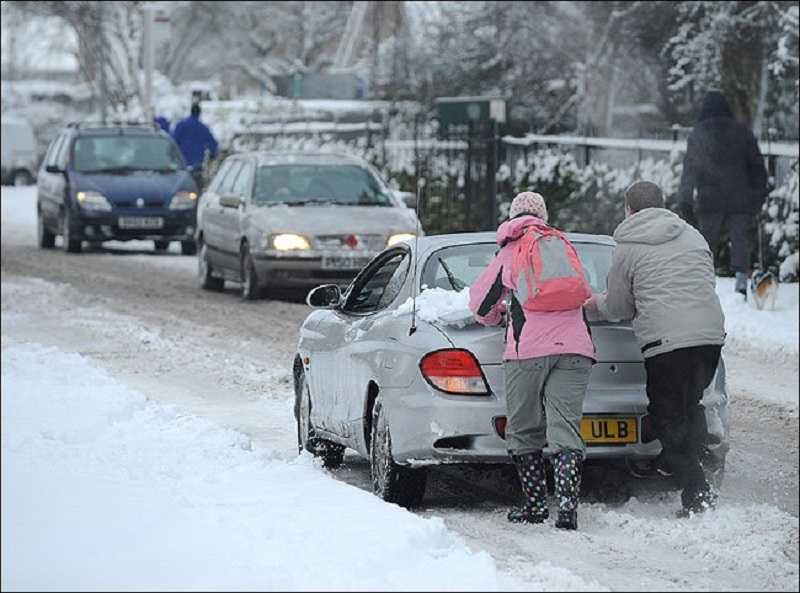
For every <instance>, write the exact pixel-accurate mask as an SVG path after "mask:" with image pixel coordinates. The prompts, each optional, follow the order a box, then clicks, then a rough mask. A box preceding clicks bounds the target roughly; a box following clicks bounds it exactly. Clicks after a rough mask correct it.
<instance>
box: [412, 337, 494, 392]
mask: <svg viewBox="0 0 800 593" xmlns="http://www.w3.org/2000/svg"><path fill="white" fill-rule="evenodd" d="M419 368H420V370H421V371H422V376H423V377H425V379H426V380H427V381H428V383H430V384H431V385H432V386H433V387H435V388H436V389H438V390H439V391H444V392H445V393H455V394H459V395H488V394H489V385H487V383H486V379H484V378H483V372H482V371H481V367H480V365H479V364H478V361H477V360H476V359H475V356H474V355H473V354H472V352H470V351H469V350H461V349H457V348H454V349H448V350H437V351H436V352H431V353H430V354H426V355H425V356H424V357H423V358H422V360H421V361H420V363H419Z"/></svg>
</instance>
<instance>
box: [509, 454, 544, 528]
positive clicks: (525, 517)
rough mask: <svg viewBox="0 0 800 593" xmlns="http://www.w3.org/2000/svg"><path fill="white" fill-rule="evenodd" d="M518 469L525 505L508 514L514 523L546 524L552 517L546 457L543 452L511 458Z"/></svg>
mask: <svg viewBox="0 0 800 593" xmlns="http://www.w3.org/2000/svg"><path fill="white" fill-rule="evenodd" d="M511 459H512V461H513V462H514V465H515V466H516V468H517V474H518V475H519V482H520V485H521V486H522V492H523V493H524V494H525V504H524V506H522V507H521V508H518V509H512V510H510V511H509V512H508V520H509V521H511V522H512V523H544V522H545V521H546V520H547V519H548V517H549V516H550V511H549V510H548V508H547V481H546V478H545V473H544V457H542V452H541V451H536V452H535V453H526V454H524V455H512V456H511Z"/></svg>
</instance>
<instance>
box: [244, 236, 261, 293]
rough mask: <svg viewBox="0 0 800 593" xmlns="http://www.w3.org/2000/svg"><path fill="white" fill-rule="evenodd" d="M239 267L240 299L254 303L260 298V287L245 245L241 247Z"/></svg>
mask: <svg viewBox="0 0 800 593" xmlns="http://www.w3.org/2000/svg"><path fill="white" fill-rule="evenodd" d="M241 266H242V298H243V299H244V300H246V301H254V300H256V299H258V298H259V297H260V296H261V287H260V286H259V284H258V276H257V275H256V267H255V264H254V263H253V256H252V255H250V250H249V249H248V247H247V244H246V243H245V244H244V245H243V246H242V256H241Z"/></svg>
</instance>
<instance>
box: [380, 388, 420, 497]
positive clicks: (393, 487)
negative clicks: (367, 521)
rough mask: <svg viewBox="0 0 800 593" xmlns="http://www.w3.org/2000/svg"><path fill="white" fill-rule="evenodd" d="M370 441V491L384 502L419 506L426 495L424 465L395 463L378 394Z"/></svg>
mask: <svg viewBox="0 0 800 593" xmlns="http://www.w3.org/2000/svg"><path fill="white" fill-rule="evenodd" d="M370 444H371V447H370V452H369V469H370V474H371V476H372V491H373V492H374V493H375V494H376V495H377V496H378V497H380V498H382V499H383V500H385V501H386V502H394V503H397V504H399V505H400V506H403V507H415V506H418V505H419V504H420V503H421V502H422V498H423V497H424V496H425V484H426V482H427V481H428V472H427V471H426V470H425V469H424V468H420V469H411V468H409V467H403V466H402V465H398V464H396V463H395V462H394V459H393V458H392V437H391V434H390V432H389V424H388V422H387V420H386V412H385V411H384V409H383V401H382V397H381V395H378V398H377V399H376V400H375V406H374V407H373V408H372V438H371V440H370Z"/></svg>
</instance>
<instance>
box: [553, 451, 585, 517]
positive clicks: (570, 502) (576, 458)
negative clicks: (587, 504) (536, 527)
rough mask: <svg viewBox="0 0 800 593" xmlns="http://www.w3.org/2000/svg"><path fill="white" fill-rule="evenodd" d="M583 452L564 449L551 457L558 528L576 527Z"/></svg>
mask: <svg viewBox="0 0 800 593" xmlns="http://www.w3.org/2000/svg"><path fill="white" fill-rule="evenodd" d="M582 465H583V454H582V453H581V452H580V451H576V450H571V449H565V450H563V451H559V452H558V453H556V454H555V456H554V457H553V472H554V478H555V483H556V498H557V499H558V520H557V521H556V527H557V528H559V529H577V528H578V493H579V492H580V489H581V466H582Z"/></svg>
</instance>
